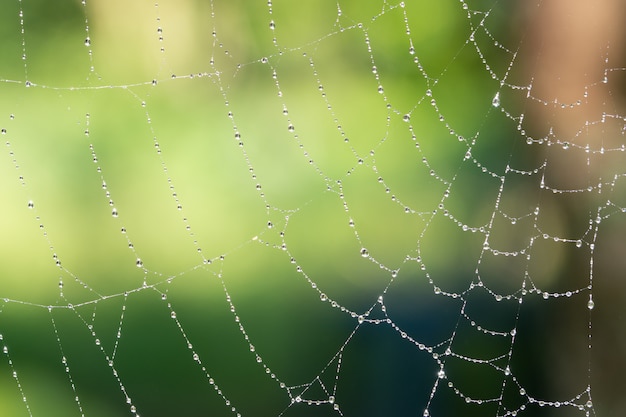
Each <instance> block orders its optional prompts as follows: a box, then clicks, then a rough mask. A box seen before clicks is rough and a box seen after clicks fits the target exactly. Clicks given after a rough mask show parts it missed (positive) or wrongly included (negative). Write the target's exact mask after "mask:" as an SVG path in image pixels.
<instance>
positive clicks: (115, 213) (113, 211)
mask: <svg viewBox="0 0 626 417" xmlns="http://www.w3.org/2000/svg"><path fill="white" fill-rule="evenodd" d="M111 216H113V217H117V216H119V213H118V212H117V209H116V208H115V207H113V210H111Z"/></svg>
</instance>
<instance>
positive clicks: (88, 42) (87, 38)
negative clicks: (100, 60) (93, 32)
mask: <svg viewBox="0 0 626 417" xmlns="http://www.w3.org/2000/svg"><path fill="white" fill-rule="evenodd" d="M89 45H91V39H90V38H89V36H87V37H86V38H85V46H89Z"/></svg>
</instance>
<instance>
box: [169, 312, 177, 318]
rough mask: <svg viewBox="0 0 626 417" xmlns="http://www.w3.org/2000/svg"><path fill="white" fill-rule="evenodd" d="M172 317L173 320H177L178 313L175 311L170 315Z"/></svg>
mask: <svg viewBox="0 0 626 417" xmlns="http://www.w3.org/2000/svg"><path fill="white" fill-rule="evenodd" d="M170 316H171V317H172V318H173V319H175V318H176V312H175V311H172V312H171V313H170Z"/></svg>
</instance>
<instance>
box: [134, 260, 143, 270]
mask: <svg viewBox="0 0 626 417" xmlns="http://www.w3.org/2000/svg"><path fill="white" fill-rule="evenodd" d="M135 265H137V268H141V267H143V261H142V260H141V259H140V258H137V261H136V262H135Z"/></svg>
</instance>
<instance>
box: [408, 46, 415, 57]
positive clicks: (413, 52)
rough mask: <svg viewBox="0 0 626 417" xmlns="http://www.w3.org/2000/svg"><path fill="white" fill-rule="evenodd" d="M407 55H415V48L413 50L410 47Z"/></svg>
mask: <svg viewBox="0 0 626 417" xmlns="http://www.w3.org/2000/svg"><path fill="white" fill-rule="evenodd" d="M409 53H410V54H411V55H414V54H415V48H413V47H412V46H411V47H410V48H409Z"/></svg>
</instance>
